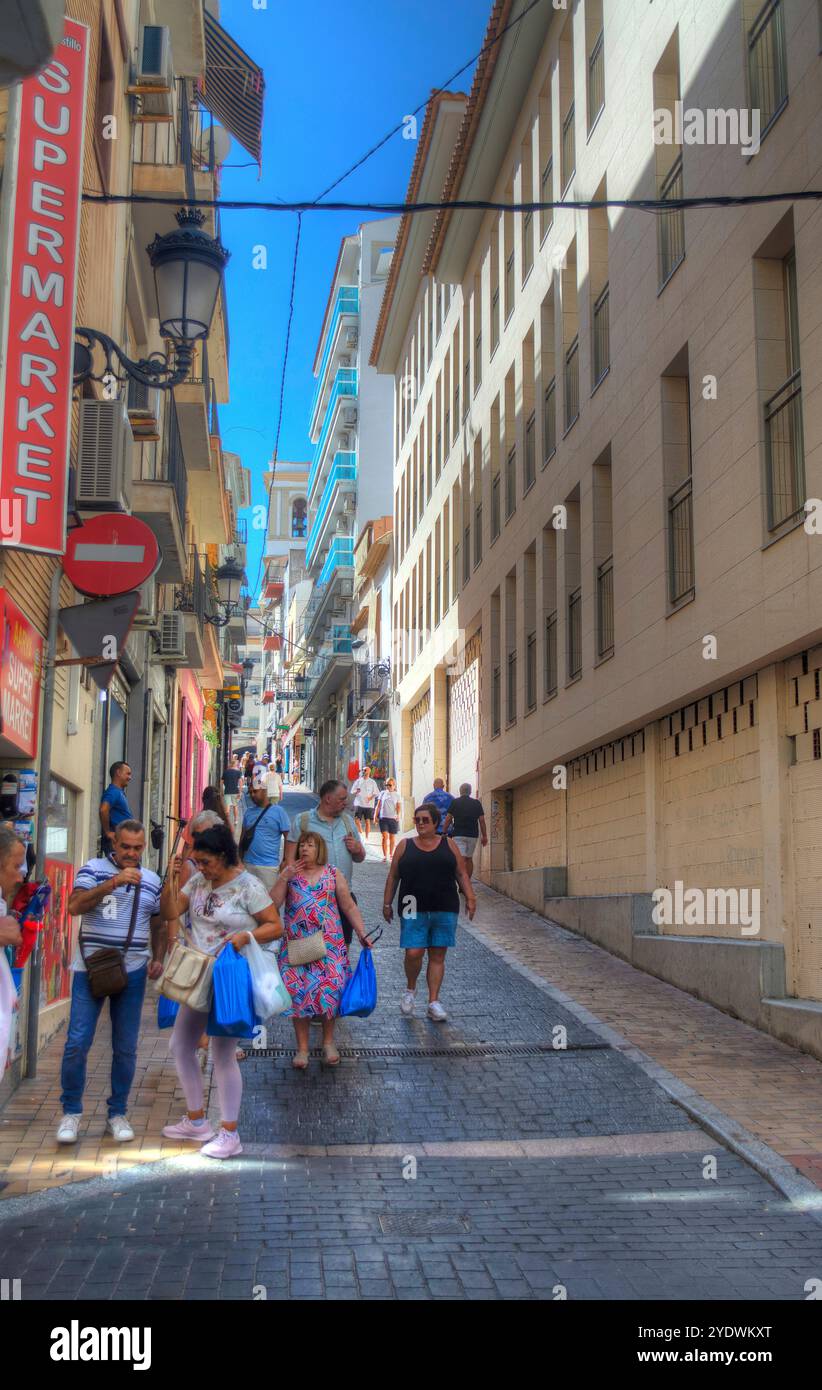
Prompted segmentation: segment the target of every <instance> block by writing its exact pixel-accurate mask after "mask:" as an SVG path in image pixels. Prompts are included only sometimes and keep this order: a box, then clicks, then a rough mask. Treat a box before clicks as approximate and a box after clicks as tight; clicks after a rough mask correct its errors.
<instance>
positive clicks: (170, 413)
mask: <svg viewBox="0 0 822 1390" xmlns="http://www.w3.org/2000/svg"><path fill="white" fill-rule="evenodd" d="M187 491H188V481H187V478H186V470H185V464H184V462H183V451H182V445H181V443H180V432H179V429H178V426H177V413H176V410H175V407H174V402H173V400H168V401H166V403H165V410H164V414H163V433H162V439H159V440H151V441H149V442H144V443H141V444H139V445H136V446H135V468H134V482H133V491H132V510H133V513H134V515H135V516H136V517H139V519H140V521H144V522H145V523H146V525H147V526H149V527H150V528H151V530H152V531H153V532H154V534H155V536H156V537H157V543H158V545H159V547H160V557H161V558H160V568H159V569H158V571H157V576H156V577H157V580H158V582H159V583H160V584H177V583H180V582H181V580H182V579H183V576H184V574H185V572H186V549H185V526H186V502H187Z"/></svg>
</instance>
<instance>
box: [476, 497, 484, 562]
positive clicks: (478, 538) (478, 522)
mask: <svg viewBox="0 0 822 1390" xmlns="http://www.w3.org/2000/svg"><path fill="white" fill-rule="evenodd" d="M481 563H482V503H481V502H478V503H477V505H476V507H475V508H474V568H475V569H476V567H477V565H479V564H481Z"/></svg>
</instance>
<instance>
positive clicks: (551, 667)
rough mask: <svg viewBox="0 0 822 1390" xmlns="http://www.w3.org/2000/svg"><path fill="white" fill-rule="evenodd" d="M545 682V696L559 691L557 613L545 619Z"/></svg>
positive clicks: (547, 696)
mask: <svg viewBox="0 0 822 1390" xmlns="http://www.w3.org/2000/svg"><path fill="white" fill-rule="evenodd" d="M543 684H544V686H545V698H546V699H548V698H549V697H550V696H551V695H556V693H557V615H556V612H553V613H549V614H548V615H547V616H546V619H545V669H544V678H543Z"/></svg>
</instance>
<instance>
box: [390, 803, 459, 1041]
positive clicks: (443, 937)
mask: <svg viewBox="0 0 822 1390" xmlns="http://www.w3.org/2000/svg"><path fill="white" fill-rule="evenodd" d="M436 814H437V812H436V807H434V806H432V805H431V804H430V802H424V803H423V805H422V806H418V807H417V809H416V811H415V812H414V829H415V830H416V834H415V835H412V836H410V837H409V838H408V839H405V840H400V843H399V844H398V845H397V848H396V849H395V851H394V857H393V859H392V860H391V868H390V869H389V871H388V878H387V879H386V881H385V892H384V894H383V908H382V915H383V917H384V918H385V920H386V922H390V921H391V918H392V916H393V908H392V903H393V900H394V893H395V892H396V889H397V885H398V884H399V890H400V894H399V910H400V923H401V925H400V946H401V947H402V949H403V950H404V951H405V978H406V981H407V989H406V991H405V994H404V995H403V998H402V1002H401V1004H400V1012H401V1013H403V1014H405V1015H406V1017H410V1015H411V1014H413V1012H414V1003H415V998H416V996H415V990H416V987H417V979H418V978H419V973H420V970H421V969H422V958H423V956H424V955H425V953H426V951H427V952H428V970H427V974H426V980H427V983H428V1017H429V1018H430V1019H433V1021H434V1022H435V1023H443V1022H444V1021H445V1019H446V1018H447V1017H448V1015H447V1013H446V1012H445V1009H444V1008H443V1007H442V1004H441V1003H440V1002H439V995H440V989H441V987H442V980H443V975H444V974H445V953H446V951H447V950H448V948H449V947H451V946H456V944H457V917H458V915H459V893H458V891H457V884H459V885H460V887H461V889H462V892H463V893H464V895H465V903H466V907H467V910H468V916H469V917H471V918H473V916H474V913H475V911H476V907H477V903H476V899H475V897H474V890H473V888H472V887H471V880H470V879H469V877H468V875H467V873H466V872H465V863H464V861H463V857H462V855H461V854H460V852H459V850H458V849H457V847H456V845H455V844H454V842H453V840H449V839H447V838H446V837H445V836H444V835H440V834H439V832H438V830H437V824H436Z"/></svg>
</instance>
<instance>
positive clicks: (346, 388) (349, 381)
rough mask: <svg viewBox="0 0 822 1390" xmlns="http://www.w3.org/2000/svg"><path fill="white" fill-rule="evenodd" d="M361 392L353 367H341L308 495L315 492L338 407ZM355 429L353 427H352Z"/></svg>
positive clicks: (320, 440) (324, 423)
mask: <svg viewBox="0 0 822 1390" xmlns="http://www.w3.org/2000/svg"><path fill="white" fill-rule="evenodd" d="M358 390H359V378H358V373H357V371H356V369H355V368H353V367H340V368H339V369H338V371H337V375H336V376H335V378H334V385H333V387H332V388H331V395H330V396H329V398H328V405H327V406H326V408H325V418H324V419H323V427H322V429H321V430H320V436H319V439H318V440H317V444H316V447H315V449H314V459H313V462H312V464H311V473H310V475H309V479H308V495H309V497H310V496H311V493H312V492H313V490H314V486H315V484H316V481H317V474H318V472H319V469H320V466H321V464H322V461H323V458H324V456H325V450H326V446H327V444H328V438H329V435H330V433H331V427H332V424H333V421H334V416H335V413H336V409H337V405H338V404H339V402H340V401H341V400H343V399H344V398H346V397H351V398H356V396H357V393H358ZM352 428H353V426H352Z"/></svg>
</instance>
